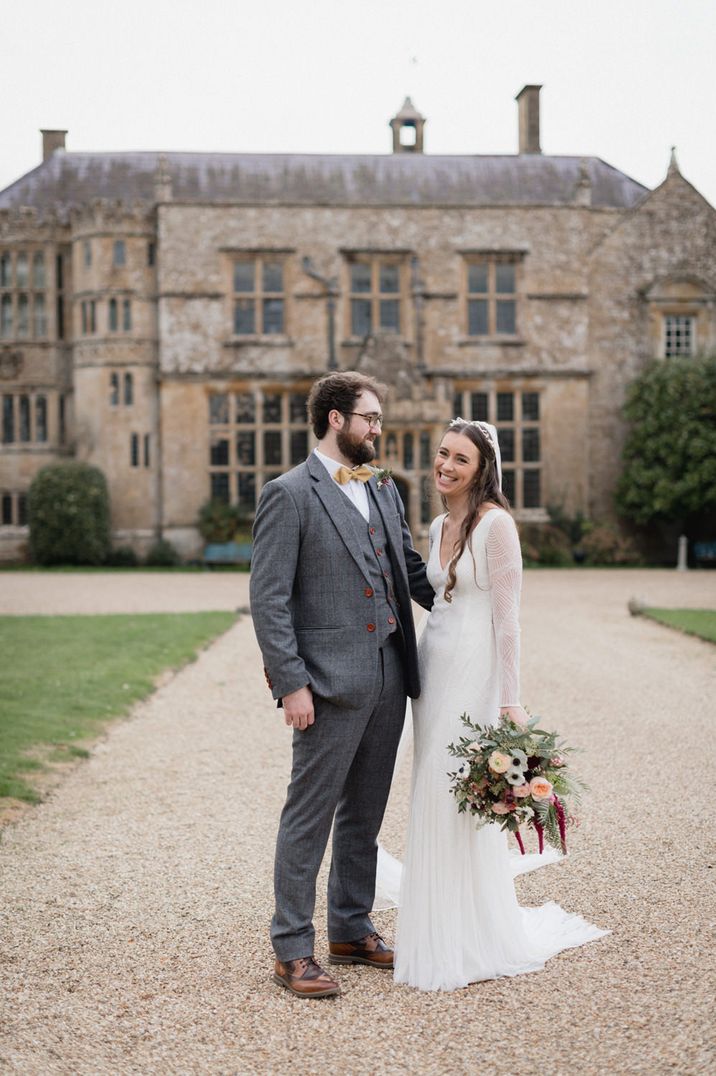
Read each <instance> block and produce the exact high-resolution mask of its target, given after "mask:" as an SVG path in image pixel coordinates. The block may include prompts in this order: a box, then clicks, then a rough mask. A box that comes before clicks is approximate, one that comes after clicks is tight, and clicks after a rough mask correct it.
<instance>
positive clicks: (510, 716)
mask: <svg viewBox="0 0 716 1076" xmlns="http://www.w3.org/2000/svg"><path fill="white" fill-rule="evenodd" d="M500 718H501V720H503V721H514V722H515V724H516V725H526V724H527V722H528V721H529V719H530V715H529V714H528V713H527V711H526V710H525V708H524V706H501V707H500Z"/></svg>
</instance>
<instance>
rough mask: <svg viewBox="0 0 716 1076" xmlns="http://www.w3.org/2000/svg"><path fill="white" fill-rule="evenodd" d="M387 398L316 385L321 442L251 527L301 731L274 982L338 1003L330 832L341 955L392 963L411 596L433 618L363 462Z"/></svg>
mask: <svg viewBox="0 0 716 1076" xmlns="http://www.w3.org/2000/svg"><path fill="white" fill-rule="evenodd" d="M385 391H386V390H385V386H383V385H381V384H379V383H378V382H377V381H375V380H374V379H373V378H370V377H365V376H364V375H362V374H359V373H353V372H345V373H333V374H329V375H328V376H326V377H323V378H321V379H320V380H319V381H317V382H316V383H315V384H314V386H313V389H312V390H311V393H310V396H309V399H308V412H309V418H310V421H311V424H312V426H313V431H314V433H315V435H316V437H317V439H318V446H317V448H316V449H315V450H314V452H313V453H312V454H311V455H310V456H309V458H308V459H307V460H306V462H305V463H302V464H300V465H299V466H298V467H296V468H295V469H294V470H292V471H289V472H288V473H287V474H284V475H282V476H281V477H280V478H277V479H275V480H274V481H272V482H268V483H267V484H266V485H265V486H264V488H263V490H262V492H261V497H260V500H259V505H258V509H257V512H256V522H255V525H254V545H253V556H252V561H251V612H252V616H253V620H254V628H255V631H256V637H257V639H258V642H259V646H260V647H261V652H262V654H263V659H264V664H265V672H266V679H267V682H268V684H269V687H270V688H271V690H272V692H273V695H274V698H276V699H278V700H279V705H282V706H283V712H284V719H285V722H286V724H287V725H289V726H292V727H293V730H294V731H293V769H292V772H291V781H290V784H289V787H288V793H287V798H286V803H285V806H284V808H283V813H282V815H281V821H280V825H279V831H278V840H277V844H276V861H275V869H274V888H275V896H276V912H275V915H274V917H273V921H272V924H271V940H272V943H273V947H274V950H275V953H276V966H275V971H274V979H275V981H276V982H277V983H280V984H281V985H282V986H285V987H286V988H287V989H288V990H290V991H291V992H292V993H294V994H296V995H298V996H299V997H329V996H331V995H335V994H339V993H340V988H339V985H338V983H337V982H336V981H335V980H334V979H333V977H332V976H331V975H329V974H328V973H327V972H326V971H324V970H323V968H322V967H321V966H320V965H319V964H318V963H317V962H316V961H315V960H314V957H313V943H314V929H313V922H312V919H313V911H314V905H315V896H316V876H317V874H318V870H319V867H320V865H321V860H322V859H323V853H324V851H325V848H326V844H327V841H328V835H329V832H330V829H331V824H332V825H333V855H332V861H331V870H330V875H329V879H328V937H329V961H330V963H331V964H367V965H369V966H371V967H375V968H392V966H393V953H392V950H391V949H389V948H388V947H387V946H386V945H385V943H384V942H383V939H382V938H381V937H380V936H379V935H378V934H377V933H376V931H375V930H374V928H373V924H372V923H371V920H370V910H371V907H372V904H373V898H374V893H375V871H376V856H377V844H376V838H377V835H378V831H379V829H380V825H381V822H382V819H383V812H384V810H385V804H386V801H387V798H388V792H389V789H390V783H391V778H392V773H393V766H394V763H395V755H396V751H397V747H398V741H399V739H400V733H401V729H402V725H403V718H404V713H405V701H406V692H407V694H409V695H411V696H412V697H413V698H415V697H417V696H418V695H419V693H420V683H419V679H418V666H417V653H416V647H415V631H414V627H413V619H412V613H411V608H410V599H411V597H413V598H414V599H415V600H416V601H417V602H419V603H420V604H421V605H423V606H425V608H426V609H429V608H430V606H431V605H432V602H433V590H432V587H431V586H430V584H429V583H428V581H427V578H426V574H425V565H424V564H423V561H422V559H421V558H420V556H419V554H418V553H417V552H416V551H415V550H414V549H413V546H412V541H411V538H410V532H409V531H408V528H407V525H406V523H405V519H404V517H403V506H402V503H401V501H400V498H399V496H398V494H397V492H396V490H395V486H394V485H393V483H392V482H391V481H390V480H389V479H387V480H386V479H383V480H382V481H381V482H380V484H379V483H378V481H377V480H376V477H375V475H374V473H373V469H372V468H370V467H367V466H366V465H367V464H368V463H369V461H370V460H372V459H373V458H374V456H375V448H374V441H375V439H376V438H377V437H378V436H379V435H380V431H381V428H382V424H383V413H382V402H383V397H384V394H385Z"/></svg>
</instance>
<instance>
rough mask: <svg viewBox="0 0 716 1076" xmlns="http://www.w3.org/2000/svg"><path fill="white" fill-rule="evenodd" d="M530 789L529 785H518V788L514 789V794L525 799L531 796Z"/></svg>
mask: <svg viewBox="0 0 716 1076" xmlns="http://www.w3.org/2000/svg"><path fill="white" fill-rule="evenodd" d="M530 791H531V789H530V786H529V785H518V786H517V788H513V789H512V795H513V796H517V797H518V799H524V798H525V796H529V794H530Z"/></svg>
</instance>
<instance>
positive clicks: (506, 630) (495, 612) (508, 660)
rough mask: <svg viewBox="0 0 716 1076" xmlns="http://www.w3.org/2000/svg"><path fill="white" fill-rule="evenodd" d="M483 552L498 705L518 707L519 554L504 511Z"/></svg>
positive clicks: (508, 518) (520, 569)
mask: <svg viewBox="0 0 716 1076" xmlns="http://www.w3.org/2000/svg"><path fill="white" fill-rule="evenodd" d="M486 549H487V572H488V575H489V579H490V596H491V600H492V623H493V625H494V629H495V641H496V644H497V661H498V666H499V669H500V706H519V705H520V590H521V588H522V552H521V550H520V540H519V538H518V536H517V528H516V527H515V524H514V521H513V519H512V517H511V516H510V515H508V514H507V513H506V512H500V513H499V514H496V516H495V519H494V520H493V521H492V524H491V525H490V530H489V533H488V535H487V546H486Z"/></svg>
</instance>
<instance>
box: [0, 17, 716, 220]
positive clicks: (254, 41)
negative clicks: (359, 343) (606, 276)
mask: <svg viewBox="0 0 716 1076" xmlns="http://www.w3.org/2000/svg"><path fill="white" fill-rule="evenodd" d="M0 26H1V30H0V85H1V86H2V92H1V93H0V101H2V105H0V110H1V120H2V151H1V153H0V189H2V188H4V187H5V186H7V185H8V184H9V183H10V182H12V181H13V180H14V179H17V178H18V177H19V176H21V175H22V174H24V173H25V172H27V171H29V170H30V169H31V168H33V167H35V165H36V164H38V163H39V161H40V159H41V148H40V135H39V133H38V129H39V128H41V127H60V128H68V130H69V135H68V138H67V148H68V150H70V151H71V150H75V151H80V150H82V151H93V150H132V149H164V150H199V151H202V150H218V151H225V152H231V151H241V152H284V151H287V152H310V153H326V152H328V153H386V152H389V150H390V131H389V128H388V126H387V121H388V120H389V119H390V117H391V116H392V115H394V113H395V112H397V110H398V109H399V107H400V105H401V104H402V101H403V98H404V96H405V95H406V93H407V94H411V95H412V97H413V100H414V102H415V104H416V106H417V107H418V108H419V109H420V111H421V112H422V113H423V114H424V115H425V116H426V117H427V119H428V123H427V126H426V151H427V152H432V153H514V152H515V151H516V148H517V106H516V104H515V102H514V96H515V94H516V93H517V92H518V91H519V90H520V89H521V87H522V86H523V85H524V84H525V83H528V82H536V83H542V84H543V86H544V89H543V90H542V149H543V152H544V153H548V154H549V153H554V154H580V155H581V154H585V155H591V154H593V155H595V156H599V157H602V158H604V159H605V160H607V161H609V163H610V164H613V165H615V166H616V167H618V168H620V169H621V170H622V171H624V172H627V173H628V174H630V175H632V176H634V178H636V179H638V180H640V181H641V182H642V183H645V184H646V185H647V186H650V187H653V186H656V185H657V184H658V183H660V182H661V180H662V179H663V178H664V174H665V172H666V167H667V164H668V158H669V148H670V146H671V145H672V144H675V145H676V147H677V154H678V159H679V164H680V166H681V170H682V172H683V173H684V175H685V176H686V177H687V179H689V180H690V181H691V182H692V183H693V184H694V185H695V186H696V187H697V188H698V189H699V190H700V191H701V193H702V194H703V195H704V196H705V197H706V198H708V199H709V201H710V202H711V203H712V204H716V147H715V146H714V132H716V95H715V94H714V44H715V43H716V2H714V0H352V2H350V3H347V2H344V0H303V2H299V0H64V2H61V3H58V0H22V2H20V0H0Z"/></svg>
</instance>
